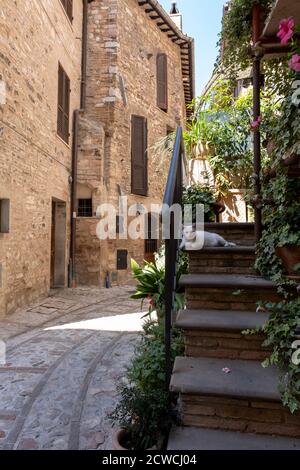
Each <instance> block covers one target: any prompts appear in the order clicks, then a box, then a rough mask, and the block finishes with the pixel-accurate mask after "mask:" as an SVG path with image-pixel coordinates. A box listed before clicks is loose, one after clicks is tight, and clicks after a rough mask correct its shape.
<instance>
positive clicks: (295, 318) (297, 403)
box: [246, 297, 300, 413]
mask: <svg viewBox="0 0 300 470" xmlns="http://www.w3.org/2000/svg"><path fill="white" fill-rule="evenodd" d="M264 308H265V309H266V310H267V311H268V313H269V319H268V321H267V322H266V323H265V325H264V326H263V327H262V328H260V329H258V330H255V331H250V332H246V333H248V334H249V333H250V334H253V333H258V332H259V333H261V332H263V333H264V334H265V335H266V340H265V342H264V343H263V346H265V347H267V348H270V349H271V350H272V352H271V354H270V356H269V357H268V358H267V359H266V360H265V361H264V362H263V366H264V367H268V366H269V365H276V366H278V367H279V369H280V370H281V383H280V391H281V393H282V397H283V403H284V405H286V406H288V407H289V409H290V411H291V412H292V413H294V412H295V411H297V410H299V409H300V367H299V365H297V364H295V363H294V361H293V354H294V352H295V350H294V349H293V347H292V346H293V342H294V341H295V331H296V328H297V327H298V326H299V325H300V298H299V297H298V298H296V299H293V300H283V301H282V302H276V303H266V304H264Z"/></svg>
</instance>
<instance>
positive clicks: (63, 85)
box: [57, 64, 70, 143]
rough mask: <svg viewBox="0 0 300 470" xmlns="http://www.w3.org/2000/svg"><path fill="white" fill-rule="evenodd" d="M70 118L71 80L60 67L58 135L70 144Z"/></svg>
mask: <svg viewBox="0 0 300 470" xmlns="http://www.w3.org/2000/svg"><path fill="white" fill-rule="evenodd" d="M69 117H70V79H69V77H68V75H67V74H66V72H65V71H64V69H63V68H62V66H61V65H60V64H59V66H58V106H57V133H58V135H59V136H60V137H61V138H62V139H64V141H65V142H67V143H68V142H69Z"/></svg>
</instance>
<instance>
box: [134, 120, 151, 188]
mask: <svg viewBox="0 0 300 470" xmlns="http://www.w3.org/2000/svg"><path fill="white" fill-rule="evenodd" d="M147 160H148V159H147V119H145V118H143V117H141V116H132V124H131V192H132V193H133V194H138V195H140V196H147V192H148V168H147V166H148V161H147Z"/></svg>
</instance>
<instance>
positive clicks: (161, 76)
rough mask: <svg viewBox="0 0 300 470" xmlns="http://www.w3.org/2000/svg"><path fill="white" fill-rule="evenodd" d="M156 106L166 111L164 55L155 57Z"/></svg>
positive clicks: (166, 93) (166, 86)
mask: <svg viewBox="0 0 300 470" xmlns="http://www.w3.org/2000/svg"><path fill="white" fill-rule="evenodd" d="M157 106H158V107H159V108H160V109H162V110H163V111H167V110H168V58H167V55H166V54H158V55H157Z"/></svg>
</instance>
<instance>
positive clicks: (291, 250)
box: [275, 245, 300, 276]
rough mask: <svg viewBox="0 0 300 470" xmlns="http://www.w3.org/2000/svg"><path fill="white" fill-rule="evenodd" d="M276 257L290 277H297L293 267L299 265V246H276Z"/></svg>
mask: <svg viewBox="0 0 300 470" xmlns="http://www.w3.org/2000/svg"><path fill="white" fill-rule="evenodd" d="M275 252H276V255H277V256H278V258H280V259H281V261H282V264H283V266H284V267H285V269H286V271H287V273H288V274H289V275H290V276H295V275H297V272H296V271H295V269H294V267H295V265H296V264H299V263H300V246H297V245H285V246H280V247H279V246H277V247H276V249H275Z"/></svg>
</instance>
